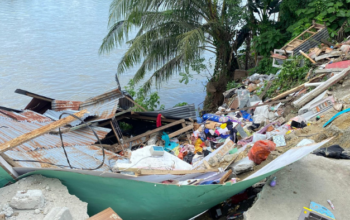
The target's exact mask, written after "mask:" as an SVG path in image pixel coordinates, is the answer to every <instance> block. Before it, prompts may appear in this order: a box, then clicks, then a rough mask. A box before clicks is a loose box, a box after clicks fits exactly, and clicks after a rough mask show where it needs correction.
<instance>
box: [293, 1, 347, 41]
mask: <svg viewBox="0 0 350 220" xmlns="http://www.w3.org/2000/svg"><path fill="white" fill-rule="evenodd" d="M308 2H309V4H308V5H307V7H305V8H299V9H298V10H297V11H296V14H297V15H298V16H299V20H298V22H296V23H295V24H293V25H292V26H290V27H289V28H288V31H289V32H291V33H293V37H295V36H297V35H299V34H300V33H301V32H303V31H304V30H305V29H306V28H308V27H310V26H311V25H312V20H316V22H319V23H321V24H323V23H324V22H325V23H326V25H327V27H328V31H329V33H330V36H331V37H335V36H336V35H337V31H338V29H339V28H340V27H341V26H342V25H343V23H344V22H348V23H350V11H349V9H350V4H349V3H350V1H349V0H309V1H308ZM345 33H350V29H347V30H345Z"/></svg>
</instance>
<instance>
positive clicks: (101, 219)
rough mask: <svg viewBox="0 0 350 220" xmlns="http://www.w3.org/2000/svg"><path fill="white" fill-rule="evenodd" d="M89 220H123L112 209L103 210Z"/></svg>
mask: <svg viewBox="0 0 350 220" xmlns="http://www.w3.org/2000/svg"><path fill="white" fill-rule="evenodd" d="M88 220H123V219H122V218H121V217H120V216H119V215H118V214H117V213H115V212H114V211H113V209H112V208H108V209H105V210H103V211H102V212H99V213H97V214H96V215H94V216H92V217H90V218H88Z"/></svg>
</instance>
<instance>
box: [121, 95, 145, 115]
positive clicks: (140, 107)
mask: <svg viewBox="0 0 350 220" xmlns="http://www.w3.org/2000/svg"><path fill="white" fill-rule="evenodd" d="M124 97H125V98H126V99H127V100H129V101H130V102H132V103H134V104H135V105H137V107H139V108H140V109H142V110H143V111H144V112H147V110H146V109H145V108H144V107H142V106H141V105H139V104H137V103H136V102H135V101H134V100H132V99H131V98H129V97H128V96H124Z"/></svg>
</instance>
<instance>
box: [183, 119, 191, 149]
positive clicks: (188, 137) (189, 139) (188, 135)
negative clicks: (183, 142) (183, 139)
mask: <svg viewBox="0 0 350 220" xmlns="http://www.w3.org/2000/svg"><path fill="white" fill-rule="evenodd" d="M181 125H182V128H185V127H186V123H181ZM186 136H187V139H188V141H189V143H190V144H192V143H191V135H190V134H188V133H187V134H186Z"/></svg>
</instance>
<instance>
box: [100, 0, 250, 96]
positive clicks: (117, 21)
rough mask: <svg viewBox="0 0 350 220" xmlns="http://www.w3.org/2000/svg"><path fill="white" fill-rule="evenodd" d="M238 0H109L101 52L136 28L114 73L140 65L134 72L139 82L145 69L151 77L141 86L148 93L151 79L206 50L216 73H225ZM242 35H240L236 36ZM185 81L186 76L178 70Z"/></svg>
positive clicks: (238, 18)
mask: <svg viewBox="0 0 350 220" xmlns="http://www.w3.org/2000/svg"><path fill="white" fill-rule="evenodd" d="M241 3H242V1H241V0H225V1H217V0H214V1H210V3H208V1H207V0H161V1H159V0H156V1H151V0H113V1H112V3H111V5H110V10H109V11H110V15H109V32H108V34H107V35H106V36H105V38H104V39H103V42H102V45H101V46H100V50H99V51H100V53H105V52H107V53H108V52H110V51H112V50H113V49H114V48H116V47H117V46H120V45H122V44H124V42H125V41H127V40H128V39H127V38H128V36H129V34H130V32H131V31H133V30H134V28H137V29H139V32H138V33H137V35H136V36H135V38H133V39H131V40H130V41H128V42H127V43H128V44H130V46H129V48H128V50H127V52H126V53H125V54H124V56H123V57H122V59H121V61H120V62H119V64H118V74H122V73H125V72H126V71H127V70H128V69H130V68H132V67H134V66H135V65H138V64H141V65H140V68H139V69H138V71H137V72H136V73H135V75H134V78H133V79H134V82H135V83H138V82H140V81H141V80H142V79H143V78H144V77H145V76H146V73H147V72H151V73H152V74H151V76H150V78H149V79H148V80H146V82H145V83H144V85H143V89H144V90H143V92H148V91H149V90H150V88H151V86H152V85H153V84H155V85H156V86H157V88H159V87H160V86H161V83H162V82H165V81H167V80H169V79H170V78H171V77H172V76H173V75H174V74H178V73H179V72H181V71H182V70H183V68H184V67H185V66H186V65H188V64H190V63H193V61H195V60H196V59H198V58H200V57H201V55H202V54H203V52H204V51H206V50H207V51H211V52H213V53H214V54H215V55H216V59H217V62H216V65H215V69H216V70H217V71H215V73H218V74H219V75H221V74H228V72H229V69H230V67H231V66H232V63H233V62H232V60H233V59H230V56H232V49H233V50H237V49H238V48H239V47H240V42H241V41H238V38H235V36H236V35H237V29H238V28H239V27H242V26H244V23H242V22H243V16H244V13H243V11H244V7H241V5H242V4H241ZM239 39H240V40H241V38H239ZM182 76H183V77H184V80H183V82H184V83H186V82H187V83H188V81H189V80H190V78H191V77H190V76H189V75H188V74H187V75H185V74H182Z"/></svg>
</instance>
